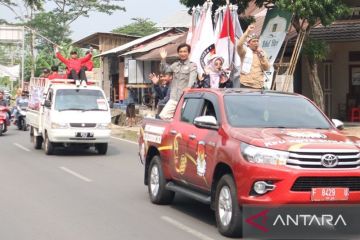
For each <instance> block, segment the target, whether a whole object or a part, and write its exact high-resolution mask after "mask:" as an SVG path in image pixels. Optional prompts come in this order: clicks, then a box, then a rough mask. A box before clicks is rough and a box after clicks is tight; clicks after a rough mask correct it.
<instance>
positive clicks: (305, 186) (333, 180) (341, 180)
mask: <svg viewBox="0 0 360 240" xmlns="http://www.w3.org/2000/svg"><path fill="white" fill-rule="evenodd" d="M318 187H345V188H349V190H350V191H360V177H299V178H298V179H296V181H295V183H294V185H293V186H292V188H291V191H295V192H310V191H311V189H312V188H318Z"/></svg>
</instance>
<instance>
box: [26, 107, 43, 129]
mask: <svg viewBox="0 0 360 240" xmlns="http://www.w3.org/2000/svg"><path fill="white" fill-rule="evenodd" d="M26 120H27V122H28V124H29V125H30V126H32V127H35V128H39V124H40V112H39V111H37V110H32V109H28V111H27V112H26Z"/></svg>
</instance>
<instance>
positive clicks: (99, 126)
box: [96, 123, 111, 129]
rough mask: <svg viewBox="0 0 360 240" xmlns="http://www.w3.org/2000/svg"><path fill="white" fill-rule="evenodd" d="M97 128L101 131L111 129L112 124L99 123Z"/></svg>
mask: <svg viewBox="0 0 360 240" xmlns="http://www.w3.org/2000/svg"><path fill="white" fill-rule="evenodd" d="M96 127H97V128H100V129H110V128H111V123H98V124H97V126H96Z"/></svg>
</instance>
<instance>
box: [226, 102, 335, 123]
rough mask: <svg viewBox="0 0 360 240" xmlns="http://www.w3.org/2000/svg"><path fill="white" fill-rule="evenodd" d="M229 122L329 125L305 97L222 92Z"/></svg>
mask: <svg viewBox="0 0 360 240" xmlns="http://www.w3.org/2000/svg"><path fill="white" fill-rule="evenodd" d="M224 104H225V110H226V115H227V118H228V120H229V123H230V125H231V126H234V127H245V128H246V127H259V128H319V129H329V128H330V127H331V126H330V124H329V122H328V121H327V120H326V118H325V117H324V116H323V115H322V113H321V112H320V111H319V110H318V109H317V108H316V107H315V106H314V105H313V104H311V103H310V102H309V101H308V100H306V99H305V98H302V97H298V96H266V95H260V96H259V95H252V96H237V95H229V96H225V103H224Z"/></svg>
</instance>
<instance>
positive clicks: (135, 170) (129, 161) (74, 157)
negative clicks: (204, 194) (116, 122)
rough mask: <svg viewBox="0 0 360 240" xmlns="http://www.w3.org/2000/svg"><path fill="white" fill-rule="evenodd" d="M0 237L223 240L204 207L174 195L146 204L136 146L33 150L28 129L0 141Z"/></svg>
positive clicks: (119, 144) (29, 239)
mask: <svg viewBox="0 0 360 240" xmlns="http://www.w3.org/2000/svg"><path fill="white" fill-rule="evenodd" d="M0 239H1V240H53V239H54V240H55V239H59V240H83V239H84V240H92V239H94V240H111V239H114V240H119V239H124V240H132V239H146V240H150V239H171V240H180V239H186V240H188V239H200V240H211V239H214V240H215V239H216V240H219V239H226V238H223V237H221V235H220V234H219V233H218V232H217V229H216V226H215V217H214V213H213V211H211V210H210V209H209V206H207V205H203V204H201V203H198V202H195V201H193V200H191V199H188V198H185V197H182V196H179V195H177V196H176V198H175V200H174V203H173V204H172V205H169V206H156V205H153V204H151V203H150V201H149V198H148V194H147V188H146V187H145V186H144V185H143V166H142V165H141V164H140V162H139V160H138V157H137V145H136V144H134V143H130V142H126V141H121V140H119V139H115V138H112V140H111V143H110V146H109V151H108V154H107V155H106V156H98V155H97V154H96V152H95V151H93V150H87V151H79V150H76V149H73V150H71V151H64V150H60V151H58V152H57V155H55V156H46V155H45V153H44V151H43V150H35V149H34V148H33V146H32V144H31V142H30V140H29V132H22V131H18V130H16V129H15V128H14V127H12V128H11V129H10V131H9V132H8V133H6V134H5V135H4V136H2V137H0Z"/></svg>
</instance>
